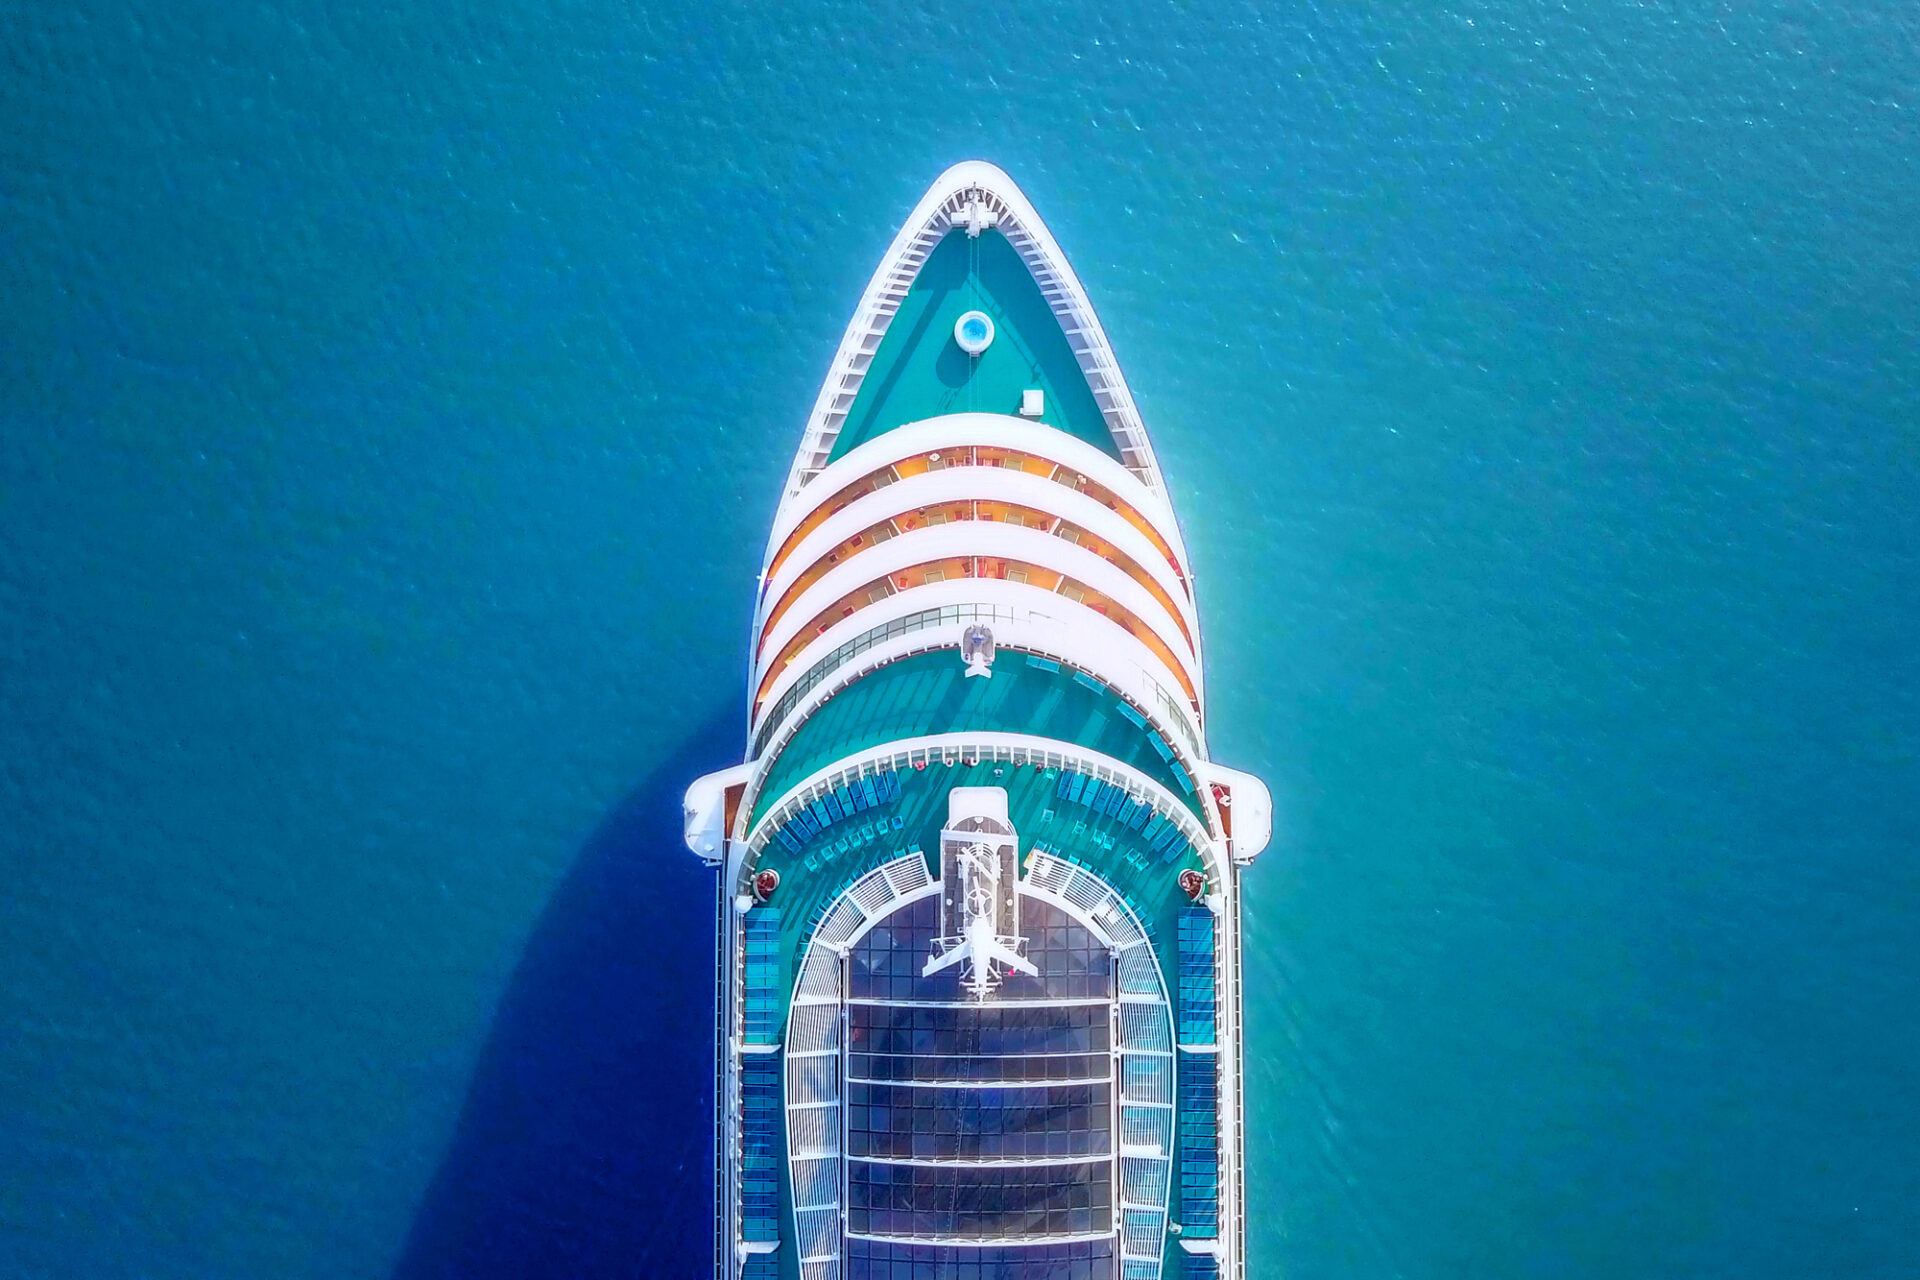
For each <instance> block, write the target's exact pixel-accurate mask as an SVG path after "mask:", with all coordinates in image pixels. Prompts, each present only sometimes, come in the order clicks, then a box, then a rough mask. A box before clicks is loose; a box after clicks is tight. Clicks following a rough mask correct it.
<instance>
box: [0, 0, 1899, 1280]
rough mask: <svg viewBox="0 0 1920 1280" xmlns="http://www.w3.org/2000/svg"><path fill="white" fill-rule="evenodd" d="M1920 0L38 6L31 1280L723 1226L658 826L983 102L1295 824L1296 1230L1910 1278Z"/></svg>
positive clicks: (1332, 1236) (1275, 972)
mask: <svg viewBox="0 0 1920 1280" xmlns="http://www.w3.org/2000/svg"><path fill="white" fill-rule="evenodd" d="M1915 14H1916V11H1915V10H1913V9H1912V8H1911V7H1901V6H1893V5H1884V6H1877V7H1869V6H1866V5H1863V4H1858V3H1847V4H1828V5H1818V6H1816V5H1812V4H1789V3H1782V2H1779V0H1760V2H1758V3H1754V4H1746V5H1737V6H1734V5H1718V6H1708V5H1691V6H1683V5H1667V4H1625V3H1613V4H1606V3H1603V4H1595V5H1583V6H1564V7H1563V6H1559V5H1540V4H1526V3H1522V4H1513V5H1500V6H1496V5H1490V4H1489V5H1465V6H1452V7H1444V8H1443V7H1440V6H1435V5H1431V4H1425V3H1408V2H1404V0H1403V2H1397V3H1382V4H1376V5H1372V6H1358V5H1351V6H1350V5H1333V4H1319V5H1307V6H1291V7H1289V6H1274V5H1250V4H1222V5H1183V6H1173V7H1163V6H1157V5H1144V4H1136V3H1130V2H1122V3H1109V4H1102V5H1076V6H1072V7H1066V6H1052V5H1010V4H993V3H982V4H977V5H953V4H948V5H919V6H912V7H906V6H895V5H873V6H870V7H868V8H866V9H864V10H862V9H855V8H851V7H834V8H826V7H817V6H791V7H788V8H785V9H783V10H781V11H779V12H777V13H776V12H774V11H772V10H771V9H769V8H765V7H761V6H741V5H732V4H727V3H715V2H712V0H708V2H706V3H701V4H690V5H683V6H678V7H675V8H671V9H668V8H652V7H648V6H645V5H630V4H629V5H611V4H603V3H594V2H591V0H588V2H582V3H569V4H561V5H548V6H532V5H526V6H518V7H512V8H508V7H503V6H500V5H495V4H486V3H481V4H471V3H466V4H451V3H441V4H425V3H402V4H387V5H359V6H352V5H347V6H331V7H327V6H319V5H310V4H302V3H289V2H288V0H267V2H266V3H264V4H259V5H250V6H246V5H243V6H234V5H212V4H204V3H201V4H194V3H176V4H167V5H131V4H125V3H107V4H102V3H80V4H73V5H65V6H54V5H40V6H24V5H13V6H8V8H7V10H6V15H5V18H4V22H0V52H4V57H5V62H4V69H3V70H4V73H3V74H0V120H4V122H5V124H4V130H3V132H0V875H3V876H4V888H3V889H0V1275H6V1276H13V1275H22V1276H35V1277H39V1276H59V1277H66V1276H75V1277H78V1276H87V1277H121V1276H125V1277H133V1276H140V1277H153V1278H156V1280H159V1278H168V1280H170V1278H173V1277H194V1278H195V1280H206V1278H208V1277H261V1276H273V1277H293V1278H300V1277H320V1276H326V1277H342V1276H350V1277H367V1278H369V1280H384V1278H386V1277H390V1276H393V1277H399V1278H400V1280H414V1278H416V1277H427V1276H443V1275H510V1274H517V1275H541V1276H544V1275H556V1276H558V1275H568V1276H600V1275H616V1274H645V1275H676V1274H688V1275H692V1274H698V1265H699V1264H698V1262H697V1260H698V1259H699V1258H701V1257H702V1256H704V1251H705V1248H706V1243H707V1237H706V1231H707V1224H706V1221H705V1215H706V1207H705V1203H706V1202H705V1196H706V1194H707V1192H706V1187H705V1179H706V1174H705V1170H706V1165H707V1159H708V1156H707V1150H706V1146H705V1136H704V1134H703V1133H702V1132H701V1130H700V1126H699V1124H698V1123H690V1122H689V1119H688V1117H690V1116H691V1117H695V1118H696V1120H697V1117H698V1116H699V1114H700V1113H701V1112H702V1111H703V1109H704V1108H705V1106H706V1105H707V1104H706V1101H705V1099H704V1097H703V1096H702V1090H704V1089H705V1088H706V1087H707V1085H706V1080H705V1075H704V1073H705V1070H706V1059H705V1054H706V1049H707V1039H706V1037H707V1034H708V1030H707V1022H706V1016H707V1015H706V1010H705V1003H704V1001H705V993H704V991H703V990H701V989H700V984H701V983H702V981H703V980H704V975H705V972H706V965H707V958H706V953H705V950H704V948H705V947H706V945H707V942H706V939H707V937H708V930H709V929H710V923H709V921H708V919H707V918H706V912H707V910H708V905H707V902H706V900H705V898H704V896H703V891H704V888H705V884H706V881H705V879H704V877H703V875H701V874H700V873H699V872H698V871H697V869H695V868H694V867H693V866H692V864H691V862H690V860H689V859H688V857H687V855H685V854H684V853H683V852H681V851H680V850H679V849H678V848H677V847H675V845H674V842H673V840H672V837H671V834H670V833H671V829H672V826H673V815H672V813H671V807H670V804H671V797H672V796H673V794H674V793H675V791H676V790H677V788H678V786H679V784H680V782H681V781H682V780H683V779H684V778H685V777H686V776H687V775H689V774H692V773H695V772H698V771H700V770H701V769H704V768H707V767H711V766H713V765H715V764H718V763H722V762H724V761H725V759H726V757H727V752H728V750H729V746H730V743H731V742H733V741H734V740H735V739H736V738H737V733H736V730H737V726H738V719H737V717H738V710H737V700H738V697H739V684H740V681H741V679H742V666H743V664H742V650H743V647H744V637H745V628H746V624H747V615H748V604H749V591H750V586H751V582H752V578H753V574H754V572H755V569H756V568H757V561H758V554H759V546H760V541H761V539H762V537H763V534H764V529H765V525H766V522H767V520H768V518H769V516H770V514H771V512H772V508H773V503H774V499H775V495H776V492H777V488H778V485H779V483H780V480H781V478H782V477H783V476H784V474H785V470H786V466H787V463H788V460H789V458H790V456H791V451H792V449H793V448H794V446H795V444H796V443H797V440H798V435H799V431H800V428H801V425H802V422H803V420H804V415H805V413H806V411H807V409H808V408H809V407H810V406H811V404H812V402H813V397H814V394H815V391H816V389H817V386H818V381H819V379H820V377H821V376H822V375H823V373H824V371H825V368H826V364H827V360H828V357H829V356H830V355H831V353H832V351H833V349H834V346H835V344H836V343H837V341H838V337H839V333H840V331H841V328H842V326H843V325H844V324H845V322H846V320H847V317H848V314H849V312H850V310H851V308H852V306H853V304H854V302H855V300H856V298H857V295H858V291H859V288H860V286H861V285H862V284H863V283H864V281H865V279H866V276H867V274H868V273H869V272H870V271H871V269H872V267H873V265H874V263H875V261H876V260H877V257H878V255H879V254H880V252H881V251H882V249H883V248H884V247H885V245H886V243H887V241H888V240H889V238H890V237H891V236H892V234H893V231H894V229H895V227H896V225H897V223H898V221H899V219H900V218H901V217H902V216H903V215H904V214H905V212H906V210H907V209H908V208H909V206H910V205H911V204H912V202H913V200H914V199H915V198H916V197H917V196H918V195H919V193H920V191H921V189H922V188H923V187H924V185H925V184H926V183H927V182H928V181H930V180H931V179H932V178H933V176H934V175H935V174H936V173H938V172H939V170H940V169H941V168H943V167H944V166H945V165H946V164H948V163H950V162H951V161H953V160H956V159H960V158H964V157H967V156H972V155H979V156H983V157H985V158H988V159H992V160H995V161H997V162H998V163H1000V164H1001V165H1003V166H1004V167H1005V168H1006V169H1008V170H1009V172H1011V173H1012V174H1013V176H1014V177H1015V178H1016V179H1017V180H1018V181H1019V182H1021V183H1022V184H1023V185H1024V186H1025V188H1026V189H1027V191H1028V193H1029V194H1030V195H1031V196H1032V197H1033V199H1034V201H1035V203H1036V204H1037V206H1038V207H1039V209H1040V210H1041V212H1042V213H1043V215H1044V216H1045V217H1046V218H1047V219H1048V220H1049V222H1050V223H1051V224H1052V226H1053V228H1054V230H1055V233H1056V234H1057V236H1058V237H1059V239H1060V240H1061V241H1062V243H1063V245H1064V246H1065V248H1066V249H1067V251H1068V253H1069V254H1070V255H1071V257H1072V259H1073V261H1074V263H1075V265H1076V267H1077V268H1078V270H1079V272H1080V274H1081V276H1082V277H1083V279H1084V281H1085V282H1086V284H1087V287H1088V289H1089V291H1090V292H1091V294H1092V296H1093V298H1094V300H1095V303H1096V305H1097V306H1098V307H1099V309H1100V310H1101V313H1102V315H1103V317H1104V318H1105V321H1106V324H1107V327H1108V329H1109V331H1110V333H1111V335H1112V337H1113V339H1114V341H1115V344H1116V346H1117V348H1118V350H1119V354H1120V356H1121V359H1122V360H1123V362H1124V364H1125V366H1126V368H1127V371H1128V373H1129V376H1130V378H1131V381H1132V383H1133V387H1134V390H1135V393H1136V395H1137V397H1138V399H1139V401H1140V403H1141V406H1142V409H1143V411H1144V413H1145V415H1146V418H1147V421H1148V424H1149V426H1150V429H1151V430H1152V431H1153V433H1154V436H1155V440H1156V443H1157V445H1158V448H1159V452H1160V455H1161V458H1162V461H1163V463H1164V465H1165V467H1166V469H1167V471H1168V474H1169V475H1170V477H1171V480H1172V483H1173V484H1174V486H1175V488H1176V490H1177V501H1178V502H1179V504H1180V508H1181V510H1182V512H1183V515H1184V522H1185V527H1186V531H1187V537H1188V541H1189V544H1190V546H1191V548H1192V550H1193V553H1194V558H1195V561H1196V564H1197V565H1198V568H1199V573H1200V583H1201V588H1202V592H1203V601H1202V603H1203V608H1204V610H1205V618H1206V623H1207V643H1208V651H1209V672H1210V677H1211V686H1212V712H1213V718H1212V724H1211V738H1212V741H1213V744H1214V747H1215V751H1216V754H1218V755H1219V756H1220V757H1221V758H1222V759H1223V760H1226V761H1228V762H1230V763H1234V764H1237V765H1240V766H1242V767H1246V768H1251V769H1255V770H1258V771H1259V772H1261V773H1262V774H1264V775H1265V776H1266V777H1268V778H1269V779H1271V780H1272V782H1273V786H1274V791H1275V794H1276V797H1277V799H1278V802H1279V806H1280V815H1279V827H1280V830H1279V837H1278V839H1277V840H1276V843H1275V846H1274V847H1273V848H1272V849H1271V850H1269V851H1268V852H1267V853H1266V854H1265V855H1264V856H1263V858H1262V859H1261V861H1260V863H1259V864H1258V866H1257V868H1256V869H1255V870H1254V871H1253V872H1252V873H1250V874H1249V876H1248V877H1247V881H1246V884H1247V926H1246V927H1247V936H1248V948H1249V970H1250V973H1249V978H1250V982H1249V986H1250V990H1251V993H1252V999H1251V1005H1250V1008H1249V1020H1250V1023H1251V1044H1250V1058H1251V1065H1250V1070H1249V1085H1250V1087H1251V1089H1252V1092H1253V1099H1254V1100H1253V1126H1254V1133H1253V1141H1252V1147H1251V1154H1250V1162H1251V1176H1252V1177H1253V1179H1254V1180H1255V1184H1256V1187H1257V1196H1258V1206H1257V1212H1256V1216H1255V1219H1254V1224H1253V1236H1252V1249H1253V1273H1254V1275H1255V1277H1256V1280H1268V1278H1270V1277H1280V1276H1286V1277H1290V1278H1295V1280H1332V1278H1335V1277H1376V1276H1403V1277H1412V1278H1421V1280H1424V1278H1427V1277H1436V1278H1437V1277H1456V1276H1458V1277H1466V1276H1473V1277H1484V1276H1524V1277H1534V1276H1540V1277H1546V1276H1553V1277H1581V1278H1587V1277H1591V1278H1593V1280H1603V1278H1605V1280H1611V1278H1613V1277H1620V1276H1659V1277H1669V1276H1728V1277H1736V1276H1737V1277H1742V1278H1743V1280H1745V1278H1751V1277H1763V1276H1764V1277H1781V1278H1783V1280H1786V1278H1792V1280H1801V1278H1804V1277H1809V1276H1823V1275H1831V1276H1847V1277H1910V1276H1912V1275H1915V1274H1920V1236H1917V1235H1916V1233H1915V1232H1914V1230H1913V1226H1914V1223H1915V1221H1916V1204H1920V1154H1916V1152H1917V1151H1920V1147H1917V1145H1916V1140H1917V1139H1920V1088H1916V1085H1915V1063H1916V1061H1917V1060H1920V943H1917V942H1916V938H1920V867H1917V865H1916V845H1920V818H1916V813H1915V798H1916V796H1920V706H1917V705H1916V702H1917V701H1920V698H1917V697H1916V663H1915V656H1914V655H1915V643H1916V622H1917V621H1920V606H1916V598H1920V515H1917V514H1916V512H1917V511H1920V503H1917V502H1916V499H1917V498H1920V483H1917V482H1920V439H1917V438H1916V431H1917V430H1920V367H1917V360H1916V355H1915V352H1916V350H1917V349H1920V231H1916V228H1920V183H1917V182H1916V179H1915V174H1916V167H1915V166H1916V159H1917V158H1920V124H1917V123H1916V122H1917V121H1920V19H1917V18H1916V16H1915Z"/></svg>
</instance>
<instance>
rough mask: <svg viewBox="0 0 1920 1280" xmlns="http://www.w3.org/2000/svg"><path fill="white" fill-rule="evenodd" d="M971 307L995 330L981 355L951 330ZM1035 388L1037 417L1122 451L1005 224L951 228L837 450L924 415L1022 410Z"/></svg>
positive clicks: (892, 332)
mask: <svg viewBox="0 0 1920 1280" xmlns="http://www.w3.org/2000/svg"><path fill="white" fill-rule="evenodd" d="M971 310H979V311H984V312H985V313H986V314H987V315H988V316H989V317H990V318H991V319H992V320H993V324H994V330H995V335H994V339H993V345H991V346H990V347H988V348H987V349H986V351H984V352H982V353H981V354H980V355H979V356H976V357H969V356H968V355H967V353H966V352H964V351H962V350H961V349H960V348H959V347H958V346H956V345H955V344H954V342H953V339H952V334H953V326H954V324H955V322H956V321H958V320H959V319H960V317H961V316H962V315H964V314H965V313H966V312H968V311H971ZM1029 388H1038V389H1040V390H1041V391H1043V392H1044V393H1045V408H1044V410H1043V412H1042V413H1041V415H1040V417H1039V418H1038V419H1037V421H1039V422H1042V423H1045V424H1046V425H1047V426H1050V427H1054V428H1057V429H1058V430H1061V431H1065V432H1067V433H1068V434H1070V435H1073V436H1077V437H1078V438H1079V439H1081V440H1084V441H1086V442H1087V443H1088V444H1091V445H1093V446H1094V447H1095V448H1097V449H1099V450H1100V451H1101V452H1103V453H1105V454H1107V455H1108V456H1109V457H1112V458H1115V459H1118V458H1119V457H1120V450H1119V448H1118V446H1116V445H1115V444H1114V441H1113V435H1112V433H1111V432H1109V431H1108V430H1107V423H1106V418H1105V417H1104V416H1103V415H1102V414H1101V412H1100V404H1099V402H1098V401H1097V400H1095V399H1094V396H1093V391H1092V389H1091V388H1089V387H1088V386H1087V380H1086V377H1085V375H1084V374H1082V373H1081V371H1080V362H1079V360H1078V359H1077V358H1076V357H1075V356H1074V354H1073V348H1072V347H1071V346H1069V345H1068V343H1067V336H1066V334H1065V333H1063V332H1062V331H1061V329H1060V322H1059V320H1058V319H1057V318H1056V317H1055V316H1054V314H1053V309H1052V308H1051V307H1049V306H1048V305H1047V300H1046V298H1045V297H1044V296H1042V295H1041V292H1040V286H1039V285H1038V284H1036V283H1034V279H1033V273H1032V272H1030V271H1028V270H1027V264H1026V263H1025V262H1024V261H1022V260H1021V257H1020V254H1019V251H1018V250H1016V249H1015V248H1014V247H1013V246H1012V245H1011V244H1009V243H1008V242H1007V238H1006V237H1005V236H1003V235H1001V234H1000V233H999V232H997V231H986V232H982V233H981V234H980V236H979V238H978V239H969V238H968V236H967V234H966V233H965V232H964V231H950V232H948V233H947V235H946V238H945V239H943V240H941V242H940V243H939V245H938V246H937V247H935V249H934V250H933V252H932V253H931V254H930V255H929V256H928V258H927V262H926V265H925V266H924V267H922V268H921V269H920V274H919V275H918V276H917V277H916V278H915V279H914V282H913V287H912V288H911V289H909V290H908V291H907V296H906V299H905V300H904V301H903V302H902V303H901V304H900V310H899V312H898V313H896V314H895V316H894V317H893V322H892V323H891V324H890V325H889V326H888V327H887V335H886V337H885V339H884V340H882V342H881V343H880V349H879V351H878V352H876V353H875V355H874V359H873V364H872V365H871V366H869V368H868V369H867V374H866V377H865V379H864V380H863V381H862V382H861V384H860V394H859V396H858V397H857V398H856V399H855V400H854V402H853V405H852V407H851V408H850V409H849V410H848V412H847V420H846V424H845V425H844V426H843V427H842V428H841V429H840V435H839V438H838V439H837V440H835V441H834V446H833V453H832V457H833V458H836V459H837V458H839V457H841V456H842V455H843V454H845V453H846V452H847V451H848V450H850V449H853V448H855V447H856V446H858V445H862V444H865V443H866V442H867V441H869V440H871V439H873V438H874V437H876V436H879V435H883V434H885V433H886V432H888V431H891V430H893V429H894V428H895V427H898V426H901V425H902V424H904V423H908V422H918V421H920V420H921V419H923V418H933V417H938V416H939V415H941V414H944V413H962V412H967V411H972V410H978V411H981V412H985V413H1015V412H1018V410H1019V407H1020V397H1021V393H1022V392H1024V391H1026V390H1027V389H1029Z"/></svg>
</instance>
